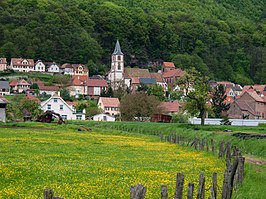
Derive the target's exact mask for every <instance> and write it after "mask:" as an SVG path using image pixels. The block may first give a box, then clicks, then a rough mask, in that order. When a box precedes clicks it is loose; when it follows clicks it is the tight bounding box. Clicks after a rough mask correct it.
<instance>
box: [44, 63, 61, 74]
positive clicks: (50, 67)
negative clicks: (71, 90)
mask: <svg viewBox="0 0 266 199" xmlns="http://www.w3.org/2000/svg"><path fill="white" fill-rule="evenodd" d="M47 72H48V73H59V72H60V69H59V66H58V65H57V64H56V63H54V62H53V63H52V64H49V65H48V66H47Z"/></svg>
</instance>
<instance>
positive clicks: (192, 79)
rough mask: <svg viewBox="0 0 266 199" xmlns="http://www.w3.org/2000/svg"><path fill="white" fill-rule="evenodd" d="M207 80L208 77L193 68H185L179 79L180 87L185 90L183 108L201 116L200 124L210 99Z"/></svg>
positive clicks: (203, 120)
mask: <svg viewBox="0 0 266 199" xmlns="http://www.w3.org/2000/svg"><path fill="white" fill-rule="evenodd" d="M208 81H209V78H208V77H207V76H204V75H202V74H201V73H200V72H198V71H196V69H195V68H192V69H191V70H187V71H186V73H185V75H184V76H183V77H181V78H180V80H179V85H180V87H181V88H182V89H184V90H185V102H186V105H185V109H186V110H187V111H188V112H189V113H190V114H191V115H198V116H199V117H200V118H201V125H204V122H205V117H206V112H207V110H208V102H209V99H210V96H209V91H210V86H209V83H208Z"/></svg>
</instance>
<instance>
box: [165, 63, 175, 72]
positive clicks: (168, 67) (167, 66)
mask: <svg viewBox="0 0 266 199" xmlns="http://www.w3.org/2000/svg"><path fill="white" fill-rule="evenodd" d="M170 70H175V64H174V63H173V62H163V65H162V73H165V72H168V71H170Z"/></svg>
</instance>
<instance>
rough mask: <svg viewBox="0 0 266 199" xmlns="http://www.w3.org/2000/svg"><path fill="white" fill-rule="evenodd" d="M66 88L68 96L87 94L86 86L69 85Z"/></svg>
mask: <svg viewBox="0 0 266 199" xmlns="http://www.w3.org/2000/svg"><path fill="white" fill-rule="evenodd" d="M68 90H69V94H70V96H77V95H88V87H87V86H69V87H68Z"/></svg>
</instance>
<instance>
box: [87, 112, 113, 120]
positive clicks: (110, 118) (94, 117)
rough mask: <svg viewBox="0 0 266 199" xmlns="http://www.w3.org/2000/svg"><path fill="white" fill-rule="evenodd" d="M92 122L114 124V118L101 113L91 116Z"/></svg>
mask: <svg viewBox="0 0 266 199" xmlns="http://www.w3.org/2000/svg"><path fill="white" fill-rule="evenodd" d="M92 120H94V121H106V122H114V121H115V118H114V117H113V116H110V115H107V114H105V113H101V114H98V115H94V116H92Z"/></svg>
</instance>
